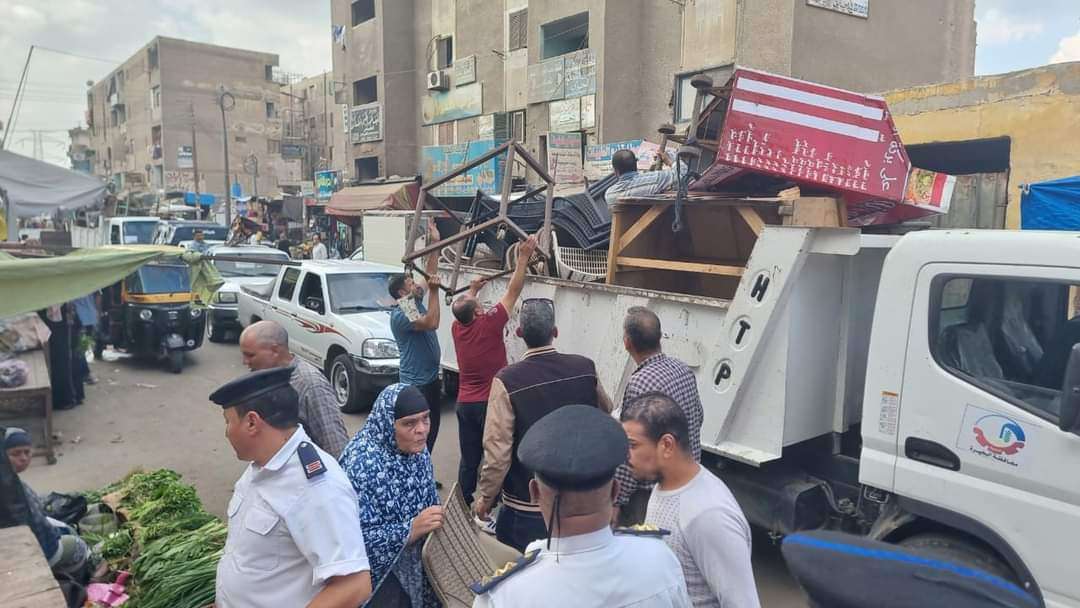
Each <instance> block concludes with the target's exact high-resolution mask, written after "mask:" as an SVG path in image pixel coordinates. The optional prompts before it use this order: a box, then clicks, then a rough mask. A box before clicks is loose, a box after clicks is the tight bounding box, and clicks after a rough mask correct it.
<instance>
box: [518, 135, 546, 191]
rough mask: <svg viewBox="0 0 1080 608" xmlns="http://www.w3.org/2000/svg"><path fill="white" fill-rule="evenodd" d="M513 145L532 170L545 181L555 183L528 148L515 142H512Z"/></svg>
mask: <svg viewBox="0 0 1080 608" xmlns="http://www.w3.org/2000/svg"><path fill="white" fill-rule="evenodd" d="M514 147H515V148H517V151H518V154H520V155H521V158H522V160H524V161H525V164H527V165H529V167H531V168H532V170H533V171H536V173H537V175H539V176H540V177H541V178H542V179H543V180H544V181H545V182H547V183H549V184H554V183H555V180H554V179H552V177H551V176H550V175H548V172H547V171H546V170H545V169H544V168H543V167H541V166H540V163H538V162H537V161H536V159H535V158H533V155H532V154H529V151H528V150H526V149H525V148H524V147H523V146H522V145H521V144H519V143H517V142H514Z"/></svg>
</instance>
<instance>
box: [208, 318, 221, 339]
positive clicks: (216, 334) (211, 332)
mask: <svg viewBox="0 0 1080 608" xmlns="http://www.w3.org/2000/svg"><path fill="white" fill-rule="evenodd" d="M206 339H207V340H210V341H211V342H224V341H225V332H224V331H223V330H221V329H219V328H218V327H216V326H215V325H214V321H213V319H210V318H209V317H208V318H207V319H206Z"/></svg>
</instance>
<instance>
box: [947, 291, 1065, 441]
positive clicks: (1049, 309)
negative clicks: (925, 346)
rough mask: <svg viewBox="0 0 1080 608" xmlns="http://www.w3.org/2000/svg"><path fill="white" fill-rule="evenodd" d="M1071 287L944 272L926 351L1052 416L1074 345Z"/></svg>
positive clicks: (979, 382)
mask: <svg viewBox="0 0 1080 608" xmlns="http://www.w3.org/2000/svg"><path fill="white" fill-rule="evenodd" d="M1078 293H1080V290H1078V289H1077V286H1075V285H1068V284H1065V283H1054V282H1049V281H1031V280H1024V279H1011V278H996V277H994V278H987V277H980V278H973V277H942V278H940V279H938V280H937V282H936V283H935V285H934V290H933V300H932V303H931V307H932V308H931V312H932V315H931V322H930V323H931V327H930V345H931V346H930V348H931V351H932V353H933V355H934V359H935V360H936V361H937V362H938V364H939V365H941V366H942V367H944V368H945V369H946V370H948V371H949V372H950V373H952V374H954V375H956V376H958V377H959V378H961V379H963V380H965V381H967V382H970V383H971V384H974V385H975V386H978V387H979V388H982V389H984V390H986V391H988V392H990V393H993V394H994V395H997V396H998V397H1000V398H1002V399H1005V400H1007V401H1010V402H1012V403H1013V404H1015V405H1016V406H1018V407H1021V408H1023V409H1025V410H1027V411H1029V412H1031V413H1033V414H1036V415H1038V416H1041V417H1043V418H1046V419H1048V420H1051V421H1054V422H1056V421H1057V418H1058V415H1059V414H1060V411H1061V404H1060V394H1061V387H1062V384H1063V383H1064V379H1065V368H1066V364H1067V363H1068V360H1069V353H1070V351H1071V350H1072V347H1073V345H1074V344H1077V343H1080V315H1078V314H1077V310H1078V306H1077V302H1076V294H1078Z"/></svg>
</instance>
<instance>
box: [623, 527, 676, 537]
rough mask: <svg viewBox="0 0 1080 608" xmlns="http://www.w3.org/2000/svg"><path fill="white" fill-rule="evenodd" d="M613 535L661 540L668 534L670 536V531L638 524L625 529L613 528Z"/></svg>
mask: <svg viewBox="0 0 1080 608" xmlns="http://www.w3.org/2000/svg"><path fill="white" fill-rule="evenodd" d="M615 534H622V535H623V536H647V537H650V538H663V537H665V536H667V535H668V534H671V530H665V529H663V528H657V527H656V526H650V525H648V524H638V525H636V526H628V527H626V528H615Z"/></svg>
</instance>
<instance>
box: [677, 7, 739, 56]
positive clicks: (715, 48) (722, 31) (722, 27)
mask: <svg viewBox="0 0 1080 608" xmlns="http://www.w3.org/2000/svg"><path fill="white" fill-rule="evenodd" d="M737 4H738V2H736V0H697V1H696V2H692V3H687V5H686V6H685V7H684V8H683V20H682V53H681V55H682V57H681V60H680V62H679V64H680V68H681V70H684V71H686V70H696V69H702V68H709V67H714V66H717V65H722V64H726V63H730V62H732V61H733V60H734V59H735V35H736V31H737V29H738V11H737ZM667 35H669V36H670V32H668V33H667Z"/></svg>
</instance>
